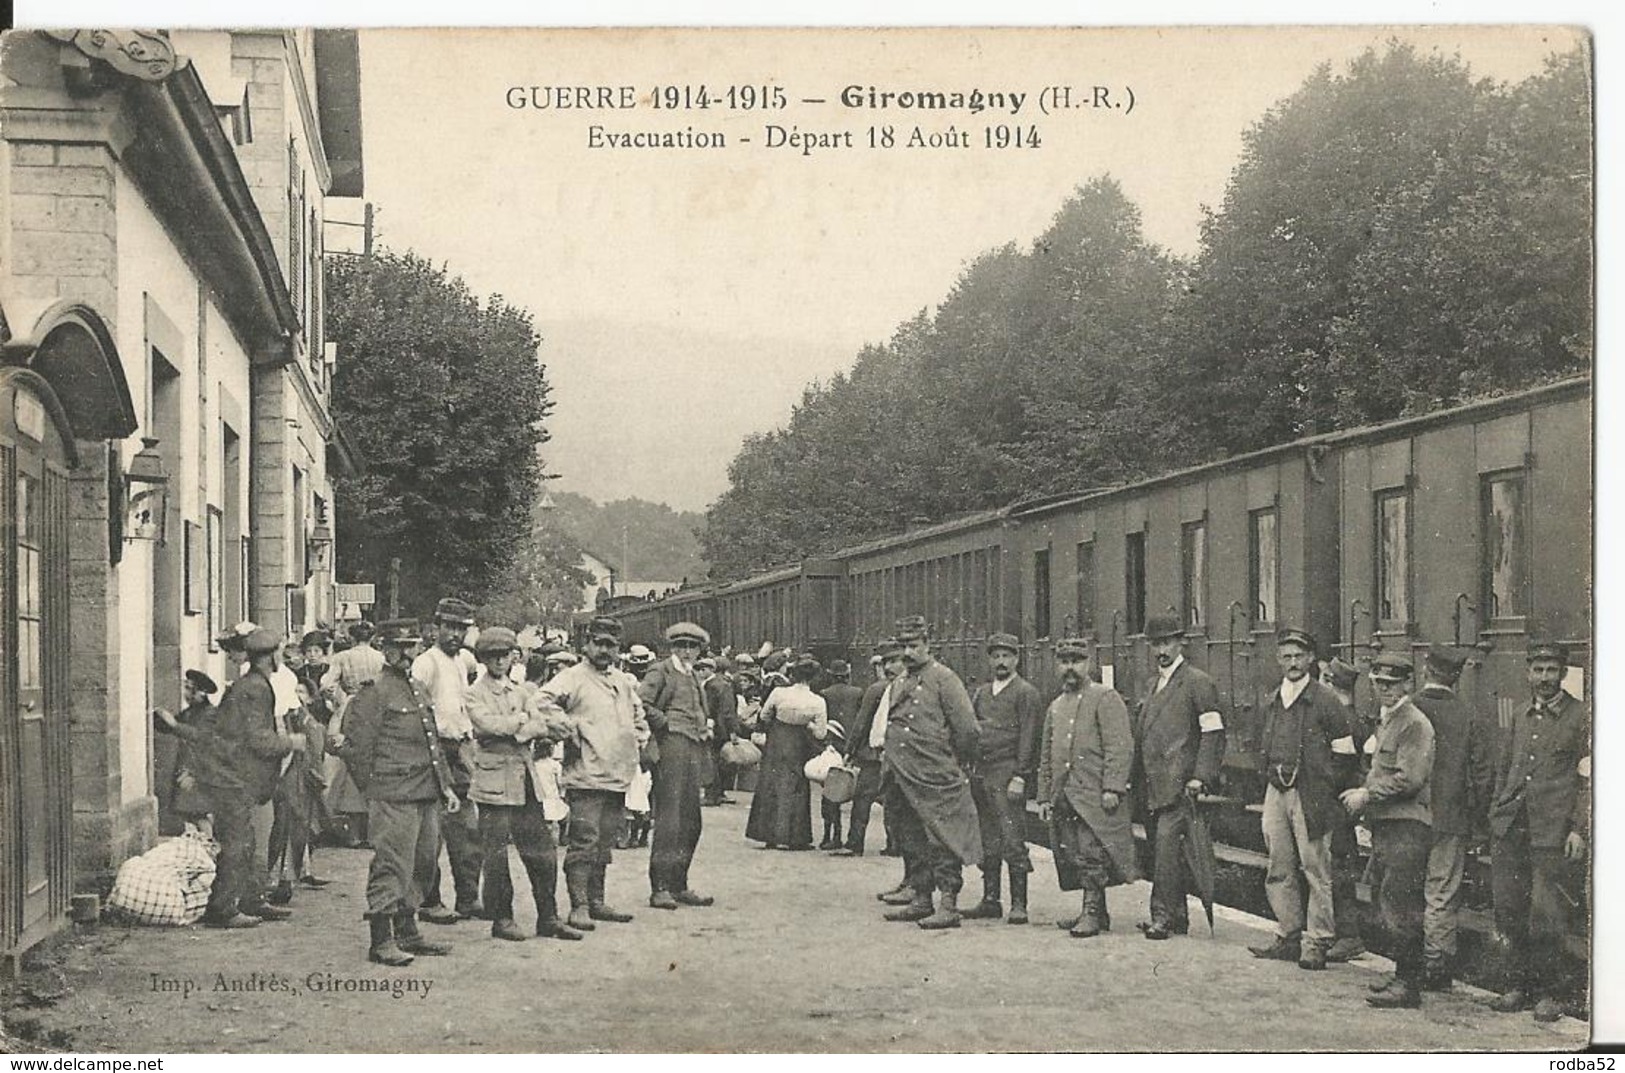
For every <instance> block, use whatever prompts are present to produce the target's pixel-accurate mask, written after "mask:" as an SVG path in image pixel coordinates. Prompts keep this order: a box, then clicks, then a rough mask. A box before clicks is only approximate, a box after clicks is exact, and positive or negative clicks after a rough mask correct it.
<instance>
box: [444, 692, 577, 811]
mask: <svg viewBox="0 0 1625 1073" xmlns="http://www.w3.org/2000/svg"><path fill="white" fill-rule="evenodd" d="M528 696H530V694H529V693H527V691H526V690H525V689H524V688H523V687H521V686H518V685H515V684H514V683H513V681H512V680H510V679H508V678H506V677H503V678H492V677H491V675H490V674H488V673H487V674H482V675H481V676H480V679H479V681H477V682H475V683H474V684H473V685H472V686H470V687H469V688H468V696H467V704H466V706H465V707H464V711H466V712H467V713H468V719H469V722H470V723H472V724H473V726H474V748H473V750H472V753H473V755H472V757H471V763H470V764H469V769H470V781H469V786H468V796H469V799H470V800H473V801H477V802H479V803H480V804H482V805H515V806H518V805H523V804H524V803H525V776H526V775H527V774H530V775H531V788H532V789H531V793H532V796H533V797H534V798H535V799H536V800H540V799H541V793H542V780H541V778H540V777H538V776H536V775H535V774H534V773H533V772H534V768H533V765H534V764H535V755H536V754H535V748H534V746H533V744H532V743H533V742H536V741H541V742H543V743H544V744H550V743H552V742H553V741H555V740H559V739H562V738H564V737H565V736H566V735H567V734H568V732H569V728H568V725H567V724H566V723H565V721H564V718H563V716H562V715H558V714H556V713H546V712H542V711H541V710H539V709H538V711H537V713H536V715H535V716H534V717H533V716H532V713H531V712H530V711H529V710H528V709H527V707H526V704H525V701H526V698H527V697H528Z"/></svg>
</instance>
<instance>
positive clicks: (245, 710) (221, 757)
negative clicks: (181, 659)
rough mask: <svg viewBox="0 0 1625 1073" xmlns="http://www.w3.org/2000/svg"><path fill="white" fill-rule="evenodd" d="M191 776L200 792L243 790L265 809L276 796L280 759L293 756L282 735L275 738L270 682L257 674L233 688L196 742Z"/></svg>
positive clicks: (248, 675)
mask: <svg viewBox="0 0 1625 1073" xmlns="http://www.w3.org/2000/svg"><path fill="white" fill-rule="evenodd" d="M194 740H195V741H196V744H197V745H198V748H197V749H195V750H194V751H193V753H192V774H193V776H194V777H195V778H196V779H197V781H198V782H199V783H201V784H203V785H204V786H207V787H210V788H213V789H221V790H241V791H243V792H244V793H246V794H247V795H248V799H249V800H250V801H253V802H254V803H255V804H260V805H263V804H265V802H267V801H269V800H271V795H272V794H273V793H275V792H276V784H277V781H278V780H279V779H280V778H281V776H282V758H283V757H284V756H287V755H288V753H290V752H292V751H293V743H292V742H290V741H289V740H288V738H287V736H286V735H284V734H279V733H277V721H276V700H275V694H274V693H273V692H272V690H271V680H270V679H269V678H267V677H266V676H265V675H263V674H261V673H260V672H259V671H257V670H250V671H249V672H248V673H247V674H245V675H243V676H242V677H241V678H239V679H237V680H236V681H235V682H233V683H232V684H231V685H230V686H229V687H228V688H227V689H226V694H225V696H223V697H221V698H220V707H219V710H218V711H217V712H216V714H215V720H214V730H213V733H212V734H208V735H207V736H206V737H202V738H199V739H194Z"/></svg>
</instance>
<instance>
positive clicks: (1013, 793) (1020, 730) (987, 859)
mask: <svg viewBox="0 0 1625 1073" xmlns="http://www.w3.org/2000/svg"><path fill="white" fill-rule="evenodd" d="M986 647H987V658H988V664H989V665H990V666H991V668H992V672H993V680H992V681H990V682H984V683H982V684H981V685H978V686H977V687H976V689H975V690H974V691H972V693H971V698H970V699H971V707H972V708H974V709H975V711H976V726H977V731H978V733H979V734H980V737H981V755H980V757H979V758H978V759H977V761H976V769H975V770H974V771H972V772H971V777H970V791H971V797H972V799H973V800H975V802H976V818H977V822H978V824H979V825H980V827H981V834H982V861H981V864H982V900H981V901H980V902H979V903H977V904H976V905H973V906H971V907H970V908H969V909H967V910H965V912H964V914H963V915H964V917H965V918H966V919H967V920H976V919H983V918H986V919H997V918H998V917H999V916H1001V915H1003V912H1004V910H1003V907H1002V906H1001V905H1000V903H999V893H1000V892H999V869H1000V867H1005V868H1008V869H1009V871H1010V920H1009V923H1011V924H1025V923H1027V874H1028V873H1029V872H1031V871H1032V870H1033V865H1032V860H1031V858H1030V857H1029V856H1028V854H1027V830H1026V827H1027V823H1026V821H1027V816H1026V808H1027V787H1028V786H1030V785H1032V781H1033V776H1034V774H1035V772H1036V768H1037V763H1038V756H1037V752H1038V749H1037V745H1038V731H1039V727H1040V725H1041V723H1042V720H1043V718H1044V714H1043V712H1044V702H1043V701H1042V700H1041V699H1040V698H1039V696H1038V690H1037V689H1036V688H1034V687H1033V685H1032V683H1030V682H1028V681H1027V680H1026V679H1025V678H1023V677H1022V676H1021V675H1020V674H1018V673H1017V672H1016V665H1017V663H1018V662H1019V661H1020V659H1021V641H1020V640H1019V639H1017V637H1016V635H1015V634H1013V633H995V634H993V635H992V636H991V637H989V638H988V639H987V646H986Z"/></svg>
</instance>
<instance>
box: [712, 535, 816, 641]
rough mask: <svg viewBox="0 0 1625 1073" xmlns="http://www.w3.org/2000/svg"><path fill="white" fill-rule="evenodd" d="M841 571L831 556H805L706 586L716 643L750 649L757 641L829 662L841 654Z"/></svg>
mask: <svg viewBox="0 0 1625 1073" xmlns="http://www.w3.org/2000/svg"><path fill="white" fill-rule="evenodd" d="M845 590H846V571H845V568H844V566H843V564H842V563H841V562H839V561H838V560H835V559H807V560H804V561H802V562H801V563H799V564H797V565H795V566H789V567H784V568H782V569H779V570H772V571H769V572H767V573H765V574H758V575H756V576H755V577H751V578H747V579H745V580H743V581H735V582H731V583H729V584H726V585H720V586H717V587H715V588H714V589H712V593H713V595H714V598H715V601H716V615H717V628H716V629H715V630H713V631H712V632H713V635H714V636H715V637H717V639H718V643H719V644H726V645H731V646H732V647H733V649H734V650H735V651H738V652H751V653H754V652H756V651H757V650H758V649H759V648H760V647H761V645H762V643H763V642H771V643H772V645H773V646H774V647H775V648H784V647H786V646H791V647H794V648H795V649H796V650H797V651H810V652H812V653H813V654H814V655H815V656H817V657H818V658H819V659H823V660H829V659H832V658H835V657H836V656H842V657H844V656H845V654H846V648H847V642H846V636H845V634H844V633H843V631H842V619H843V615H844V611H843V608H844V602H845V597H844V593H845Z"/></svg>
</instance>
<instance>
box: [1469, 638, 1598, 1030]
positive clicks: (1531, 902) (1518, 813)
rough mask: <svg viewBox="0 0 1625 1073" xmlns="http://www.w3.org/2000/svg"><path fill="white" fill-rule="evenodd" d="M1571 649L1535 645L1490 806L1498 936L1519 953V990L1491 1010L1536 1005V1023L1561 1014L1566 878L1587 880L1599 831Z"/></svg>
mask: <svg viewBox="0 0 1625 1073" xmlns="http://www.w3.org/2000/svg"><path fill="white" fill-rule="evenodd" d="M1568 662H1569V651H1568V649H1567V648H1565V647H1564V646H1563V645H1560V644H1551V643H1546V642H1537V643H1534V644H1531V645H1530V646H1529V688H1530V691H1531V693H1532V694H1533V697H1532V699H1531V700H1530V702H1529V704H1528V706H1526V707H1525V708H1524V709H1523V710H1522V711H1520V712H1518V713H1517V714H1516V715H1515V716H1514V717H1513V720H1512V726H1511V728H1510V729H1509V730H1508V731H1507V732H1506V733H1505V734H1503V735H1502V740H1501V750H1500V756H1499V758H1498V759H1497V761H1496V767H1495V793H1494V795H1493V796H1492V798H1491V800H1490V817H1489V819H1490V833H1491V835H1492V836H1493V839H1494V840H1493V842H1492V843H1491V850H1490V855H1491V858H1492V861H1493V865H1492V868H1493V871H1492V880H1491V881H1492V883H1493V885H1494V888H1495V930H1496V931H1498V932H1500V933H1501V935H1502V936H1503V937H1504V938H1505V939H1506V941H1507V943H1508V944H1509V946H1510V947H1511V950H1510V957H1511V961H1512V963H1513V965H1515V966H1517V969H1515V970H1514V971H1516V972H1518V973H1519V976H1520V977H1521V979H1517V980H1516V981H1515V982H1514V984H1513V987H1512V990H1510V991H1508V992H1507V993H1506V994H1504V995H1502V996H1501V997H1500V998H1498V999H1496V1000H1495V1001H1494V1002H1493V1003H1492V1004H1491V1005H1492V1006H1493V1008H1495V1009H1497V1010H1499V1011H1501V1012H1503V1013H1511V1012H1514V1011H1516V1010H1522V1009H1526V1008H1528V1006H1529V1003H1530V1002H1531V1001H1533V1002H1534V1003H1535V1020H1537V1021H1555V1020H1557V1018H1558V1017H1559V1016H1561V1014H1562V1006H1561V1004H1560V1003H1559V1002H1558V997H1557V989H1558V986H1559V984H1560V970H1561V958H1562V950H1563V938H1564V936H1565V935H1567V934H1568V930H1569V919H1568V916H1569V910H1568V907H1567V905H1566V904H1565V901H1566V898H1565V894H1564V892H1563V891H1562V890H1561V889H1560V888H1561V885H1562V883H1563V880H1564V879H1565V877H1566V876H1567V875H1568V874H1570V873H1573V875H1574V876H1575V878H1576V879H1579V878H1580V877H1582V876H1583V875H1584V872H1585V866H1586V844H1587V842H1588V840H1589V838H1590V834H1591V710H1590V708H1588V707H1587V706H1586V705H1585V704H1584V703H1583V702H1581V701H1579V700H1576V699H1575V698H1574V697H1573V696H1571V695H1570V694H1569V693H1568V692H1567V691H1566V690H1564V688H1563V673H1564V670H1565V668H1567V667H1568Z"/></svg>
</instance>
